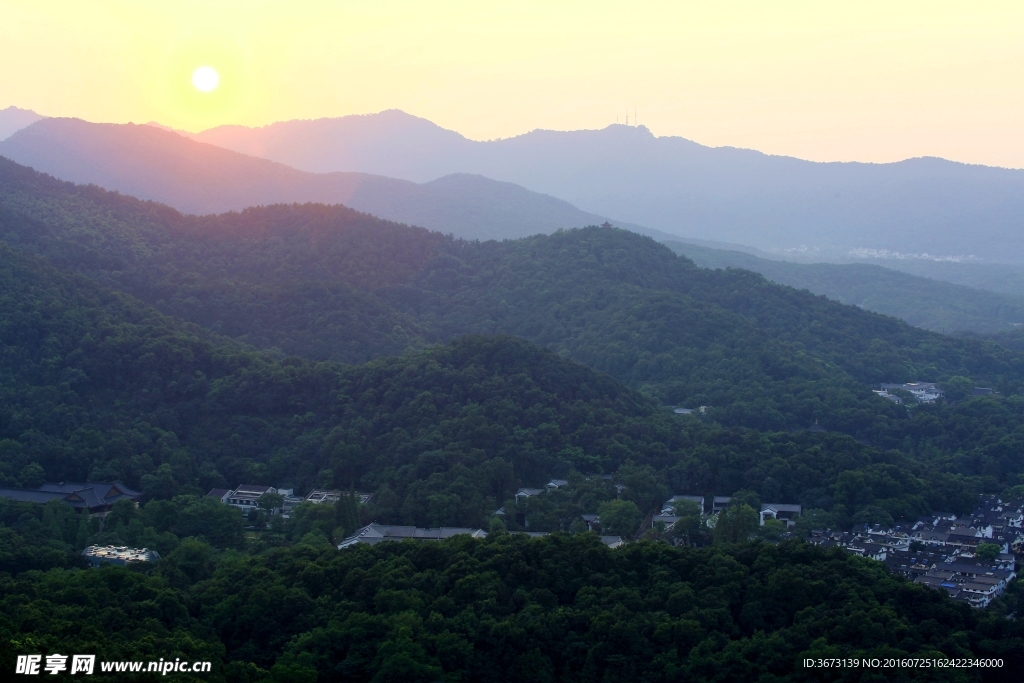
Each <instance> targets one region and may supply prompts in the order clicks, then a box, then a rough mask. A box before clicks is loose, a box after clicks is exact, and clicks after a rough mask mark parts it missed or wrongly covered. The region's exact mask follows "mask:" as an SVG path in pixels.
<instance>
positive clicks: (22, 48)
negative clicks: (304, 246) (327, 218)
mask: <svg viewBox="0 0 1024 683" xmlns="http://www.w3.org/2000/svg"><path fill="white" fill-rule="evenodd" d="M0 63H2V64H3V68H2V69H0V108H3V107H6V106H7V105H11V104H13V105H17V106H20V107H25V108H31V109H35V110H36V111H38V112H40V113H42V114H46V115H51V116H80V117H82V118H85V119H89V120H92V121H118V122H121V121H136V122H145V121H151V120H156V121H159V122H161V123H165V124H167V125H171V126H175V127H179V128H185V129H189V130H199V129H203V128H207V127H210V126H214V125H218V124H222V123H241V124H246V125H261V124H265V123H269V122H272V121H278V120H285V119H293V118H319V117H323V116H341V115H345V114H359V113H368V112H375V111H380V110H382V109H390V108H398V109H403V110H405V111H407V112H410V113H412V114H416V115H419V116H423V117H425V118H428V119H431V120H432V121H435V122H436V123H438V124H440V125H442V126H444V127H446V128H451V129H454V130H457V131H459V132H461V133H463V134H465V135H467V136H469V137H471V138H476V139H487V138H495V137H507V136H511V135H515V134H518V133H522V132H526V131H528V130H532V129H534V128H553V129H575V128H600V127H604V126H605V125H607V124H609V123H613V122H614V121H615V120H616V117H618V120H619V121H620V122H622V121H624V120H625V116H626V112H627V108H628V109H629V111H630V122H631V123H632V122H633V121H634V118H633V113H632V111H633V108H634V107H635V108H636V110H637V111H638V113H639V120H640V123H642V124H645V125H647V126H648V127H650V128H651V130H652V131H653V132H654V133H655V134H656V135H682V136H684V137H687V138H690V139H693V140H697V141H699V142H702V143H705V144H709V145H734V146H739V147H750V148H754V149H759V150H763V151H766V152H771V153H777V154H790V155H794V156H799V157H803V158H809V159H819V160H850V159H858V160H865V161H889V160H894V159H901V158H906V157H910V156H921V155H935V156H943V157H947V158H952V159H958V160H962V161H972V162H978V163H986V164H996V165H1001V166H1013V167H1024V126H1022V122H1024V2H1021V1H1020V0H1016V1H1007V2H983V1H978V0H975V1H973V2H938V1H936V0H930V1H927V2H900V1H899V0H886V1H885V2H871V1H868V0H850V1H848V2H840V1H838V0H812V1H806V2H805V1H798V0H792V1H777V2H772V1H770V0H758V1H750V2H729V1H723V0H715V1H711V0H706V1H704V2H684V1H682V0H674V1H672V2H637V1H635V0H634V1H633V2H625V1H624V0H620V1H619V2H599V1H597V0H588V1H586V2H558V1H557V0H545V1H544V2H526V1H523V0H518V1H517V2H501V3H498V2H486V1H484V0H475V1H474V2H456V1H452V0H446V1H444V2H440V1H438V2H430V1H428V0H418V1H415V2H404V1H402V2H399V1H392V0H365V1H363V0H359V1H346V0H329V1H306V0H289V1H287V2H260V1H259V0H245V1H239V2H234V1H231V2H218V1H217V0H202V1H196V2H194V1H191V0H174V1H173V2H162V1H157V0H131V1H126V0H125V1H114V0H107V1H101V0H90V1H89V2H81V0H74V1H66V2H65V1H56V0H3V2H2V3H0ZM201 65H209V66H212V67H214V68H215V69H216V70H217V71H218V72H219V73H220V85H219V87H218V88H217V89H216V90H214V91H212V92H211V93H200V92H199V91H197V90H196V89H195V88H193V87H192V84H191V80H190V79H191V74H192V72H193V71H194V70H195V68H196V67H198V66H201Z"/></svg>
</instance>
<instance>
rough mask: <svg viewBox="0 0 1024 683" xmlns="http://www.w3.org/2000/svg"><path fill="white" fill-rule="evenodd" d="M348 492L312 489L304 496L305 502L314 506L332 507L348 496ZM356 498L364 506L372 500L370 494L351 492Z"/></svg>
mask: <svg viewBox="0 0 1024 683" xmlns="http://www.w3.org/2000/svg"><path fill="white" fill-rule="evenodd" d="M349 493H350V492H349V491H339V490H338V489H330V490H326V489H313V490H312V491H310V492H309V493H307V494H306V499H305V502H307V503H314V504H316V505H324V504H326V505H334V504H335V503H337V502H338V501H339V500H341V499H342V498H343V497H344V496H347V495H349ZM351 494H352V495H354V496H355V497H356V500H357V501H358V502H359V503H360V504H361V505H365V504H366V503H369V502H370V499H371V498H373V494H372V493H360V492H359V491H353V492H351Z"/></svg>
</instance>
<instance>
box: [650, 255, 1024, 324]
mask: <svg viewBox="0 0 1024 683" xmlns="http://www.w3.org/2000/svg"><path fill="white" fill-rule="evenodd" d="M665 244H667V245H668V246H669V247H670V248H671V249H672V250H673V251H675V252H676V253H678V254H682V255H684V256H686V257H688V258H690V259H692V260H693V261H694V263H696V264H697V265H698V266H701V267H703V268H744V269H746V270H751V271H753V272H755V273H760V274H761V275H764V276H765V277H766V278H768V279H769V280H772V281H773V282H778V283H779V284H783V285H789V286H790V287H796V288H797V289H806V290H809V291H811V292H813V293H815V294H824V295H825V296H827V297H829V298H830V299H834V300H836V301H841V302H843V303H844V304H851V305H854V306H859V307H861V308H864V309H867V310H869V311H875V312H876V313H884V314H885V315H891V316H893V317H896V318H900V319H902V320H905V321H907V322H909V323H910V324H911V325H916V326H917V327H923V328H925V329H927V330H935V331H944V332H955V331H970V332H977V333H994V332H1008V331H1010V330H1011V329H1012V328H1013V327H1014V326H1017V325H1021V324H1024V297H1020V296H1012V295H1008V294H997V293H994V292H989V291H984V290H981V289H974V288H971V287H964V286H961V285H954V284H951V283H949V282H941V281H939V280H933V279H929V278H924V277H918V276H916V275H910V274H908V273H904V272H901V271H897V270H890V269H888V268H883V267H881V266H878V265H871V264H864V263H849V264H836V263H791V262H788V261H777V260H769V259H765V258H759V257H757V256H754V255H752V254H748V253H743V252H739V251H731V250H725V249H712V248H709V247H705V246H700V245H696V244H689V243H685V242H679V241H667V242H666V243H665ZM987 267H990V268H996V267H997V266H995V265H993V266H987ZM1006 268H1010V266H1006Z"/></svg>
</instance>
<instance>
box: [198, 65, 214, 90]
mask: <svg viewBox="0 0 1024 683" xmlns="http://www.w3.org/2000/svg"><path fill="white" fill-rule="evenodd" d="M219 84H220V74H218V73H217V70H216V69H214V68H213V67H212V66H201V67H199V68H198V69H196V70H195V71H193V72H192V85H194V86H195V88H196V90H198V91H199V92H212V91H213V90H214V89H215V88H216V87H217V86H218V85H219Z"/></svg>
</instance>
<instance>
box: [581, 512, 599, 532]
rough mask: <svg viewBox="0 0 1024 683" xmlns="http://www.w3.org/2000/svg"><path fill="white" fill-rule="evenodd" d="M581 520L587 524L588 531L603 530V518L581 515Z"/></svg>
mask: <svg viewBox="0 0 1024 683" xmlns="http://www.w3.org/2000/svg"><path fill="white" fill-rule="evenodd" d="M580 518H581V519H582V520H583V521H584V522H585V523H586V525H587V531H600V530H601V516H600V515H580Z"/></svg>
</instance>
